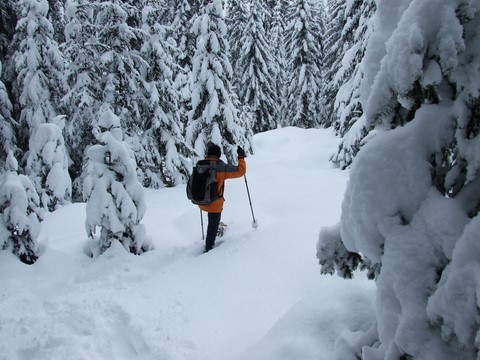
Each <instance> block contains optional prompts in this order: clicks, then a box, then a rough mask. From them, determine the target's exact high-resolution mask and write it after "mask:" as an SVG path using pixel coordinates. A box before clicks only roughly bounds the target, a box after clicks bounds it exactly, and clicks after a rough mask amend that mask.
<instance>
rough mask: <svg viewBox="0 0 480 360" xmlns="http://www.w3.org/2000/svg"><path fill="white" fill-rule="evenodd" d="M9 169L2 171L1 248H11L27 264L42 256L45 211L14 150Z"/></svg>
mask: <svg viewBox="0 0 480 360" xmlns="http://www.w3.org/2000/svg"><path fill="white" fill-rule="evenodd" d="M5 165H6V169H5V170H4V171H2V172H1V173H0V249H1V250H9V251H11V252H12V253H13V254H15V255H16V256H18V258H19V259H20V260H21V261H22V262H24V263H25V264H33V263H34V262H35V261H36V260H37V258H38V246H37V236H38V233H39V230H40V222H41V221H42V220H43V212H42V209H41V208H40V206H39V198H38V195H37V192H36V191H35V186H34V185H33V184H32V182H31V181H30V179H29V178H28V177H27V176H25V175H20V174H18V163H17V160H16V159H15V157H14V156H13V152H12V151H10V152H9V153H8V155H7V158H6V161H5Z"/></svg>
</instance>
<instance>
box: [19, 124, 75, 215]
mask: <svg viewBox="0 0 480 360" xmlns="http://www.w3.org/2000/svg"><path fill="white" fill-rule="evenodd" d="M56 122H57V123H58V125H57V124H56V123H43V124H40V125H38V126H37V127H36V128H35V131H34V132H33V134H32V135H31V136H30V145H29V151H28V158H27V165H26V170H27V175H29V176H30V178H31V180H32V182H33V183H34V185H35V188H36V189H38V190H37V193H38V195H39V198H40V206H42V207H43V208H44V209H46V210H49V211H54V210H56V209H58V208H59V207H61V206H63V205H66V204H68V203H69V202H70V200H71V197H72V180H71V179H70V175H69V173H68V158H67V152H66V149H65V143H64V140H63V135H62V128H63V126H64V124H63V121H62V120H61V119H59V120H58V121H56Z"/></svg>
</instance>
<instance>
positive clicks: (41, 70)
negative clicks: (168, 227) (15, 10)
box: [14, 0, 65, 151]
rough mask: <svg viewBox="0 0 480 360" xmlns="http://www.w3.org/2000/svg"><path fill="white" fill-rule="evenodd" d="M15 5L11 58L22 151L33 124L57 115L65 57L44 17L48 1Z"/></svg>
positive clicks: (21, 1) (21, 0)
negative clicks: (14, 41)
mask: <svg viewBox="0 0 480 360" xmlns="http://www.w3.org/2000/svg"><path fill="white" fill-rule="evenodd" d="M18 6H19V9H20V11H21V17H20V19H19V20H18V24H17V28H16V34H15V36H16V37H17V38H18V40H17V41H18V42H19V48H18V49H17V50H16V52H15V54H14V61H15V67H16V72H17V85H16V94H17V97H18V103H19V104H20V106H21V114H20V125H21V129H23V130H24V132H23V134H22V135H23V136H21V138H22V143H19V146H21V147H22V150H24V151H25V150H26V147H27V143H28V141H27V139H28V138H29V136H30V135H31V134H32V133H33V132H34V130H35V127H36V126H37V125H39V124H42V123H46V122H51V121H53V119H54V118H55V117H56V116H57V115H58V114H57V109H58V107H59V97H60V95H61V89H62V86H61V84H62V82H61V78H62V75H63V71H64V64H65V60H64V57H63V55H62V53H61V51H60V50H59V48H58V44H57V42H56V41H55V40H54V38H53V36H54V31H53V27H52V24H51V23H50V21H49V20H48V19H47V14H48V10H49V8H48V2H47V0H19V2H18Z"/></svg>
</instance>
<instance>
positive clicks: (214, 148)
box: [207, 143, 222, 158]
mask: <svg viewBox="0 0 480 360" xmlns="http://www.w3.org/2000/svg"><path fill="white" fill-rule="evenodd" d="M207 156H216V157H217V158H220V156H222V150H221V149H220V146H218V145H215V144H214V143H209V144H208V149H207Z"/></svg>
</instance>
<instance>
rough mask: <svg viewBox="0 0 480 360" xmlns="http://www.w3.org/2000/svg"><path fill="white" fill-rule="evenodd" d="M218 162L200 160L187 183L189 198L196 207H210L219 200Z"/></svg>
mask: <svg viewBox="0 0 480 360" xmlns="http://www.w3.org/2000/svg"><path fill="white" fill-rule="evenodd" d="M216 175H217V163H216V161H209V160H200V161H199V162H197V165H195V166H194V168H193V172H192V176H190V178H189V179H188V183H187V198H188V199H189V200H190V201H191V202H192V203H194V204H196V205H209V204H211V203H212V202H214V201H215V200H217V199H218V197H219V196H218V184H217V176H216Z"/></svg>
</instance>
